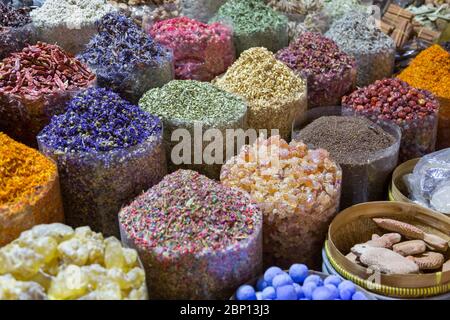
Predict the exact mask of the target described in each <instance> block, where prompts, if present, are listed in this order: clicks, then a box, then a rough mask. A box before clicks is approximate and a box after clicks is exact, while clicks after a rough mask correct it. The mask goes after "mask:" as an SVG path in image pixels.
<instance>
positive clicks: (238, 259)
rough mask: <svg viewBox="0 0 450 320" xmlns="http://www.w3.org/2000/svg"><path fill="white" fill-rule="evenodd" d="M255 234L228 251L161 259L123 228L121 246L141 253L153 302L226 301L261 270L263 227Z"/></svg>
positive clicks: (180, 255)
mask: <svg viewBox="0 0 450 320" xmlns="http://www.w3.org/2000/svg"><path fill="white" fill-rule="evenodd" d="M254 228H255V230H254V232H253V234H252V235H251V236H250V237H248V238H247V239H245V240H242V241H239V242H238V243H236V244H234V245H232V246H229V247H228V248H226V249H225V250H214V249H213V248H211V249H209V250H204V251H202V252H200V253H199V254H179V255H178V256H176V257H172V258H171V257H170V256H169V257H167V258H163V259H161V258H160V257H161V254H160V252H159V251H160V250H161V249H163V248H162V247H158V248H155V249H154V251H150V250H148V249H146V248H145V247H144V246H143V245H141V244H139V243H136V242H135V241H133V239H132V238H131V237H130V236H129V235H128V233H127V231H126V229H125V228H124V226H123V225H121V226H120V233H121V239H122V243H124V244H125V245H126V246H128V247H130V248H134V249H136V250H137V252H138V253H139V257H140V258H141V260H142V263H143V265H144V268H145V270H146V280H147V286H148V292H149V297H150V299H202V300H204V299H208V300H212V299H227V298H229V297H230V296H231V295H232V294H233V292H234V290H236V288H237V287H238V286H239V285H241V284H242V283H243V282H245V281H246V279H252V278H254V277H256V276H257V275H258V274H259V273H260V272H261V270H262V254H261V252H262V244H263V243H262V224H259V225H255V226H254Z"/></svg>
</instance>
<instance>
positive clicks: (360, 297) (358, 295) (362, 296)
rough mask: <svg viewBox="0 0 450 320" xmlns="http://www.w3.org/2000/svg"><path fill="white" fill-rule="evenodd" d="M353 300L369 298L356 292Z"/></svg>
mask: <svg viewBox="0 0 450 320" xmlns="http://www.w3.org/2000/svg"><path fill="white" fill-rule="evenodd" d="M352 300H367V297H366V296H365V295H364V293H362V292H355V293H354V294H353V296H352Z"/></svg>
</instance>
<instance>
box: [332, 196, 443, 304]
mask: <svg viewBox="0 0 450 320" xmlns="http://www.w3.org/2000/svg"><path fill="white" fill-rule="evenodd" d="M376 217H378V218H392V219H396V220H401V221H404V222H407V223H410V224H413V225H415V226H416V227H418V228H420V229H422V230H424V231H426V232H427V233H432V234H435V235H439V236H440V237H442V238H444V239H446V240H448V241H450V218H448V217H447V216H445V215H443V214H440V213H436V212H434V211H432V210H429V209H426V208H423V207H421V206H419V205H415V204H409V203H402V202H370V203H364V204H360V205H356V206H353V207H351V208H348V209H346V210H344V211H342V212H341V213H340V214H339V215H338V216H337V217H336V218H335V219H334V221H333V222H332V223H331V225H330V228H329V231H328V238H327V241H326V242H325V252H326V256H327V258H328V260H329V262H330V263H331V265H332V267H333V268H334V269H335V270H336V271H337V272H338V273H339V274H340V275H342V276H343V277H344V278H346V279H349V280H351V281H353V282H355V283H356V284H358V285H359V286H361V287H363V288H365V289H368V290H369V291H372V292H374V293H376V294H381V295H385V296H389V297H397V298H424V297H431V296H436V295H441V294H445V293H448V292H450V272H449V271H447V272H435V273H427V274H413V275H411V274H408V275H385V274H378V275H374V274H373V273H372V272H370V271H369V270H368V269H367V268H365V267H362V266H359V265H357V264H355V263H353V262H351V261H350V260H348V259H347V258H346V257H345V255H346V254H347V253H348V252H350V249H351V247H352V246H353V245H355V244H357V243H363V242H366V241H368V240H370V238H371V235H372V234H374V233H377V234H383V233H387V231H385V230H382V229H380V228H379V227H378V226H377V225H376V224H375V223H374V222H373V221H372V218H376ZM449 258H450V250H448V251H447V253H446V260H448V259H449Z"/></svg>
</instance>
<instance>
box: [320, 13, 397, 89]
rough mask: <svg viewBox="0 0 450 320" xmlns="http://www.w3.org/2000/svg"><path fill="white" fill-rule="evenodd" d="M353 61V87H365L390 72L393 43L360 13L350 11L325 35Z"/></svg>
mask: <svg viewBox="0 0 450 320" xmlns="http://www.w3.org/2000/svg"><path fill="white" fill-rule="evenodd" d="M325 36H326V37H328V38H330V39H332V40H334V41H335V42H336V43H337V44H338V46H339V48H340V49H341V50H342V51H344V52H345V53H347V54H349V55H352V56H354V57H355V59H356V64H357V67H358V76H357V85H358V86H365V85H368V84H370V83H372V82H374V81H376V80H379V79H382V78H385V77H390V76H391V75H392V72H393V69H394V61H395V43H394V41H393V40H392V39H391V38H390V37H389V36H387V35H385V34H384V33H383V32H382V31H381V30H380V29H378V28H376V26H375V25H374V24H373V23H372V21H371V20H370V16H369V15H368V14H366V13H363V12H357V11H352V12H349V13H347V14H346V15H344V16H343V17H342V18H341V19H339V20H337V21H336V22H335V23H333V25H332V26H331V28H330V30H328V32H327V33H326V34H325Z"/></svg>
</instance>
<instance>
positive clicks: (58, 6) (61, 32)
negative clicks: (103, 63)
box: [31, 0, 116, 55]
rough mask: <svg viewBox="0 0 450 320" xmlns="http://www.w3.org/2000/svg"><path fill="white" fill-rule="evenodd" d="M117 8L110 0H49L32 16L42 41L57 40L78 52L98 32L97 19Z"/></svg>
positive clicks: (38, 37) (62, 45) (73, 52)
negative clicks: (108, 0)
mask: <svg viewBox="0 0 450 320" xmlns="http://www.w3.org/2000/svg"><path fill="white" fill-rule="evenodd" d="M113 11H116V9H115V8H114V7H113V6H112V5H110V4H109V3H108V2H107V0H46V1H45V2H44V4H43V5H42V6H41V7H39V8H37V9H35V10H33V11H32V12H31V19H32V21H33V25H34V27H35V28H36V34H37V39H38V40H39V41H43V42H47V43H51V44H54V43H57V44H58V45H60V46H61V47H62V48H64V50H66V51H67V52H69V53H71V54H73V55H76V54H78V53H79V52H81V51H82V50H83V49H84V47H85V45H86V44H87V43H88V42H89V40H90V39H91V38H92V36H93V35H94V34H96V33H97V28H96V26H95V22H96V21H97V20H100V19H101V18H102V17H103V16H104V15H106V14H107V13H110V12H113Z"/></svg>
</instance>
